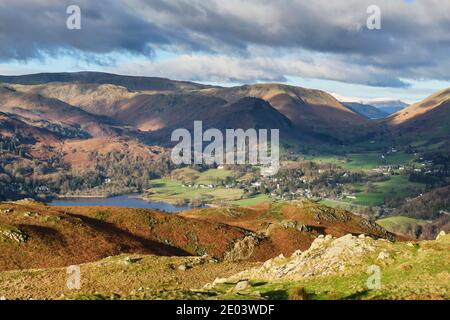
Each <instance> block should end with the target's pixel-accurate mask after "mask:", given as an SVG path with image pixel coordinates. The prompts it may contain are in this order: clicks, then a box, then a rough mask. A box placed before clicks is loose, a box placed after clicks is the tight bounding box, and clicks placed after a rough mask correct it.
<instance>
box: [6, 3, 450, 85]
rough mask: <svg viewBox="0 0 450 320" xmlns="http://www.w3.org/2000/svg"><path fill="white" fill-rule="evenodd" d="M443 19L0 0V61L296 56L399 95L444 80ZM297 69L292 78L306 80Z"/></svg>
mask: <svg viewBox="0 0 450 320" xmlns="http://www.w3.org/2000/svg"><path fill="white" fill-rule="evenodd" d="M69 4H78V5H80V7H81V9H82V30H80V31H70V30H67V29H66V28H65V19H66V17H67V16H66V14H65V9H66V7H67V6H68V5H69ZM372 4H377V5H379V6H380V8H381V10H382V30H376V31H372V30H368V29H367V28H366V27H365V23H366V19H367V13H366V9H367V7H368V6H369V5H372ZM449 11H450V1H441V0H417V1H414V2H413V3H410V1H409V2H408V1H402V0H395V1H392V0H375V1H374V0H342V1H329V0H316V1H306V0H304V1H303V0H278V1H269V0H227V1H223V0H209V1H205V0H147V1H144V0H124V1H118V0H109V1H87V0H78V1H74V0H72V1H68V0H63V1H56V0H40V1H31V0H25V1H20V2H18V1H13V0H0V41H1V43H2V46H1V47H0V60H3V61H8V60H11V59H18V60H27V59H31V58H39V57H42V56H45V55H51V56H58V55H66V54H72V55H78V56H80V57H83V58H84V59H86V60H90V61H91V62H92V63H95V64H100V65H101V64H106V65H107V64H111V63H113V62H112V61H110V60H109V58H105V57H98V56H97V55H104V54H109V53H112V52H128V53H132V54H136V55H143V56H146V57H147V58H148V57H152V55H153V52H154V49H155V48H165V49H166V50H173V51H176V52H178V53H186V54H192V55H197V56H199V55H200V56H202V57H205V55H211V56H229V57H232V58H233V59H235V60H236V61H237V60H239V59H240V60H242V61H246V62H248V61H249V60H251V59H252V58H255V59H256V58H267V59H277V57H280V56H281V55H282V52H285V51H297V52H309V53H316V54H319V55H326V56H327V58H328V59H331V60H329V61H328V62H327V66H326V69H327V72H323V74H321V72H320V68H318V67H317V68H316V72H312V73H313V74H318V75H319V76H321V77H322V78H327V79H342V80H340V81H346V82H356V83H364V84H367V85H372V86H392V87H405V86H407V84H406V83H405V82H404V81H403V80H400V79H402V78H410V79H419V78H420V79H422V78H423V79H441V80H450V72H448V71H449V69H448V67H449V65H450V55H449V54H448V52H450V33H449V32H448V30H450V18H449V16H448V12H449ZM255 48H258V49H259V50H258V54H255ZM264 51H266V53H264ZM299 59H300V60H302V61H305V59H306V58H305V57H300V58H299ZM277 61H278V60H277ZM191 63H192V61H191ZM198 63H200V62H198V61H196V64H198ZM206 63H208V61H206ZM333 63H336V64H337V65H338V66H335V67H334V66H333ZM340 65H345V66H346V68H347V69H349V70H356V69H357V68H360V70H361V72H357V71H352V72H350V74H353V73H357V75H356V76H343V75H337V73H339V72H344V71H345V70H342V69H341V68H340V67H339V66H340ZM178 67H179V68H181V69H180V72H178V73H179V74H184V72H183V69H182V67H180V66H178ZM195 68H196V69H197V67H195ZM208 68H209V69H208V72H209V74H210V75H211V76H212V77H213V78H216V77H219V75H222V77H225V78H226V79H222V80H228V81H231V80H234V81H241V80H242V81H248V80H253V78H255V77H257V75H258V72H256V71H257V70H255V68H253V67H252V68H248V67H246V69H247V70H251V71H252V75H251V76H247V77H244V76H245V75H243V74H238V77H236V75H229V76H226V75H225V72H223V70H221V69H220V68H219V67H216V69H219V70H216V71H214V70H213V69H214V68H213V66H210V67H208ZM443 68H444V70H443ZM172 69H173V67H171V70H172ZM275 69H276V68H275ZM288 69H289V68H282V70H284V71H283V72H280V69H276V70H274V75H273V76H270V75H268V72H267V68H262V67H261V70H260V71H261V72H260V74H261V75H260V76H261V78H258V79H257V80H270V79H278V80H280V81H281V80H284V79H285V78H286V76H288V75H289V73H294V72H293V71H292V72H287V71H289V70H288ZM305 69H307V68H301V70H300V71H301V72H302V73H301V74H299V75H300V76H308V72H307V71H308V70H305ZM362 72H367V73H369V74H367V75H362ZM205 74H206V73H205ZM191 77H193V76H191ZM195 77H199V78H201V73H200V72H199V73H198V74H196V76H195ZM204 77H205V78H206V77H207V76H204ZM195 80H205V79H195Z"/></svg>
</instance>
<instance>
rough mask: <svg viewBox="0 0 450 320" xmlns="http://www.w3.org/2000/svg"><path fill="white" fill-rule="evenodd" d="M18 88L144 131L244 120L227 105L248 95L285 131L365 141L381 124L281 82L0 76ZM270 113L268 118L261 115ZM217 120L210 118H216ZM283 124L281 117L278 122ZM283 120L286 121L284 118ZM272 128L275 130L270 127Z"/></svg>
mask: <svg viewBox="0 0 450 320" xmlns="http://www.w3.org/2000/svg"><path fill="white" fill-rule="evenodd" d="M0 81H4V82H8V83H10V86H11V87H13V88H14V89H15V90H17V91H20V92H27V93H32V94H39V95H42V96H44V97H48V98H52V99H57V100H60V101H63V102H65V103H66V104H69V105H71V106H75V107H78V108H81V109H83V110H84V111H86V112H88V113H89V114H92V115H97V116H107V117H109V118H111V119H113V120H114V121H116V122H117V123H118V124H120V125H122V126H131V128H134V129H139V130H141V131H146V132H152V133H153V132H156V131H159V132H167V131H169V130H173V129H175V128H179V127H180V125H181V124H182V123H184V124H186V123H187V121H190V122H193V120H202V119H209V120H210V122H211V123H213V122H215V123H216V124H220V125H221V127H223V126H228V127H236V126H237V125H238V123H240V124H239V126H241V125H244V123H243V121H241V119H242V118H241V117H239V116H238V115H236V116H235V118H232V117H230V116H227V113H226V112H223V110H227V111H228V110H229V109H226V108H223V106H225V105H229V106H230V105H232V104H233V103H235V102H237V101H239V100H241V99H243V98H248V97H253V98H259V99H262V100H264V101H266V102H267V103H268V104H270V106H272V107H273V109H274V110H275V111H277V116H275V119H277V118H280V116H283V117H285V118H287V119H288V120H290V123H291V125H290V126H285V125H282V127H281V128H279V129H281V133H282V136H283V135H285V136H290V137H294V138H299V139H305V138H306V139H316V140H319V141H323V142H328V143H338V144H342V143H351V142H353V141H362V140H365V139H368V138H370V137H373V136H376V135H378V134H379V133H380V131H381V129H380V126H379V125H378V124H377V123H375V122H373V121H370V120H369V119H367V118H365V117H364V116H361V115H360V114H358V113H356V112H354V111H352V110H350V109H349V108H347V107H345V106H344V105H342V104H341V103H340V102H339V101H337V100H336V99H335V98H333V97H332V96H331V95H329V94H328V93H326V92H323V91H320V90H311V89H304V88H300V87H294V86H288V85H281V84H257V85H244V86H238V87H231V88H225V87H217V86H205V85H200V84H195V83H190V82H181V81H172V80H168V79H162V78H147V77H130V76H119V75H111V74H104V73H90V72H82V73H61V74H38V75H29V76H16V77H10V76H7V77H1V76H0ZM261 110H262V111H264V112H262V113H261V114H259V113H257V112H253V113H251V119H250V118H249V117H250V114H249V113H247V117H246V119H247V120H248V123H253V124H255V125H257V126H258V127H261V128H263V127H264V126H265V125H267V124H269V123H273V121H272V119H270V118H271V117H273V116H274V114H273V111H271V112H266V111H267V110H268V109H266V108H262V109H261ZM264 116H267V117H268V118H267V119H263V117H264ZM213 117H214V119H215V121H212V119H213ZM277 123H281V122H277ZM283 123H284V122H283ZM269 129H273V127H270V128H269Z"/></svg>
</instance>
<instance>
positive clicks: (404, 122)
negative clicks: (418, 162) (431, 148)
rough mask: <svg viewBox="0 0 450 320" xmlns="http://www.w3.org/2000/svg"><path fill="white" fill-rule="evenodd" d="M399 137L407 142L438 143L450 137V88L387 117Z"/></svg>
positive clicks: (387, 122) (389, 124)
mask: <svg viewBox="0 0 450 320" xmlns="http://www.w3.org/2000/svg"><path fill="white" fill-rule="evenodd" d="M384 123H386V124H387V125H388V126H389V127H390V128H391V130H392V131H393V133H394V134H395V135H396V136H397V138H398V139H399V140H401V141H405V142H421V143H422V144H427V143H438V142H444V141H447V142H448V141H449V140H448V139H450V88H448V89H445V90H442V91H439V92H437V93H435V94H433V95H431V96H430V97H428V98H426V99H425V100H423V101H421V102H419V103H415V104H412V105H410V106H409V107H407V108H405V109H403V110H401V111H399V112H397V113H395V114H393V115H392V116H390V117H389V118H387V119H386V120H385V121H384Z"/></svg>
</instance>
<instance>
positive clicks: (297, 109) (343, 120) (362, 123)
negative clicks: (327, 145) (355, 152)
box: [203, 84, 380, 143]
mask: <svg viewBox="0 0 450 320" xmlns="http://www.w3.org/2000/svg"><path fill="white" fill-rule="evenodd" d="M203 92H204V93H205V94H210V95H215V96H219V97H222V98H223V99H225V100H227V101H229V102H232V101H236V100H238V99H240V98H242V97H258V98H261V99H264V100H266V101H268V102H269V103H270V104H271V105H272V106H273V107H274V108H275V109H277V110H278V111H279V112H280V113H282V114H283V115H285V116H286V117H287V118H288V119H289V120H291V122H292V123H293V124H294V125H295V126H296V128H297V130H299V131H300V132H301V133H303V134H305V135H311V136H315V137H317V138H321V139H324V140H327V141H329V142H334V143H342V142H348V141H356V140H359V139H363V138H367V137H371V136H374V135H376V134H379V133H380V128H378V126H377V125H376V124H374V123H372V122H370V121H369V120H368V119H366V118H364V117H363V116H361V115H359V114H357V113H355V112H353V111H352V110H350V109H348V108H347V107H345V106H344V105H342V104H341V103H340V102H339V101H337V100H336V99H335V98H333V97H332V96H331V95H329V94H328V93H325V92H323V91H320V90H311V89H304V88H300V87H293V86H287V85H280V84H257V85H245V86H241V87H233V88H211V89H205V90H203Z"/></svg>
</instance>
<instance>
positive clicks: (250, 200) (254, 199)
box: [231, 194, 271, 207]
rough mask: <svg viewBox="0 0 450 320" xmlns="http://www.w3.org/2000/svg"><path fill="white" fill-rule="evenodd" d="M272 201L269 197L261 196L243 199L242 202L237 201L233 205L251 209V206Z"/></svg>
mask: <svg viewBox="0 0 450 320" xmlns="http://www.w3.org/2000/svg"><path fill="white" fill-rule="evenodd" d="M270 201H271V199H270V197H269V196H268V195H266V194H259V195H256V196H253V197H250V198H248V199H241V200H237V201H232V202H231V203H232V204H235V205H238V206H242V207H250V206H254V205H257V204H260V203H263V202H270Z"/></svg>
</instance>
